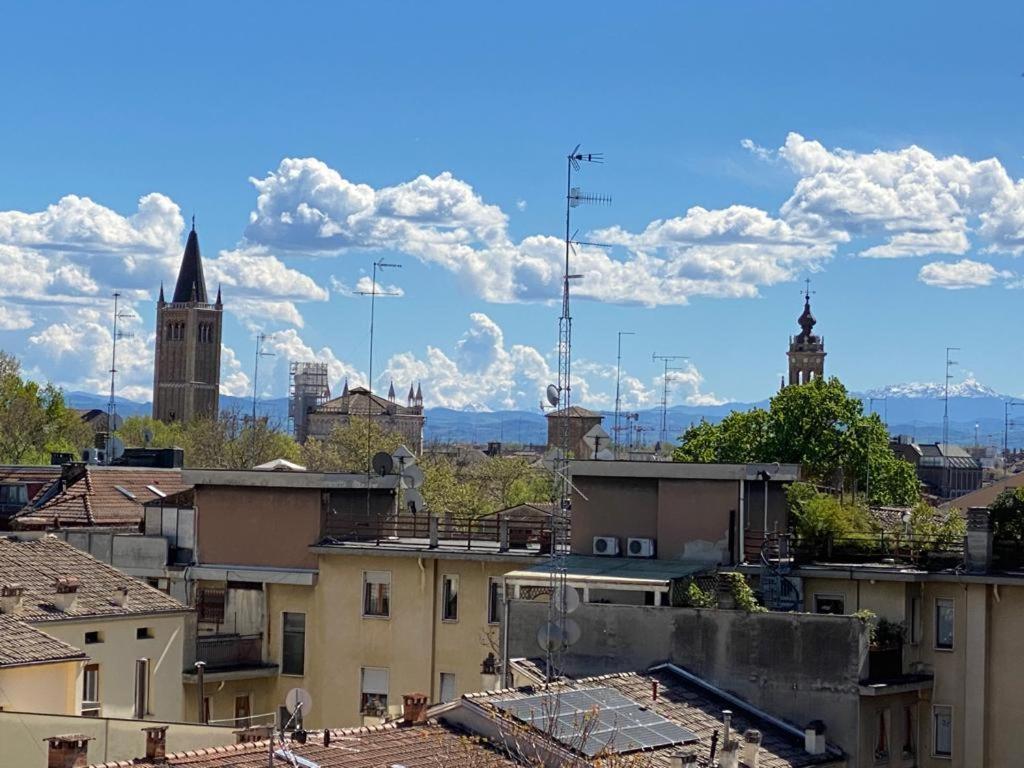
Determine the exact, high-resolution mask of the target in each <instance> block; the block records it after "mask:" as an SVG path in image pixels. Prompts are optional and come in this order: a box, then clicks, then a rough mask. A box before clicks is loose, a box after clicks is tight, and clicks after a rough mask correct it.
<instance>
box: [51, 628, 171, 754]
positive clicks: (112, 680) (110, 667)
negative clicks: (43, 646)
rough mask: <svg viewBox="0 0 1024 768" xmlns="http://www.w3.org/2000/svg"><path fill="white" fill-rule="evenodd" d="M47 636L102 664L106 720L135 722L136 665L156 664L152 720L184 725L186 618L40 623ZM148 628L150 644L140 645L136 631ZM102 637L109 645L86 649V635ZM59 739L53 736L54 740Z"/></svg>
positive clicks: (152, 676)
mask: <svg viewBox="0 0 1024 768" xmlns="http://www.w3.org/2000/svg"><path fill="white" fill-rule="evenodd" d="M34 626H37V627H39V628H40V629H42V630H43V631H44V632H46V633H47V634H50V635H53V636H54V637H56V638H57V639H59V640H63V641H64V642H66V643H70V644H71V645H73V646H75V647H76V648H81V649H82V650H84V651H85V652H86V653H88V654H89V657H90V660H89V663H90V664H99V665H100V670H99V675H100V678H99V686H100V702H101V703H102V705H103V707H102V709H101V711H100V714H101V715H102V716H104V717H131V716H132V714H133V711H134V705H135V660H136V659H140V658H147V659H149V660H150V662H149V663H150V707H149V709H150V714H152V715H153V717H156V718H161V719H164V720H180V719H181V717H182V714H183V700H182V691H183V688H182V683H181V670H182V664H183V651H184V635H185V617H184V616H183V615H178V616H127V617H119V618H110V619H103V620H94V619H88V620H85V621H44V622H36V623H35V624H34ZM140 627H148V628H149V629H150V630H151V631H152V634H153V637H152V638H149V639H141V640H140V639H137V637H136V630H138V629H139V628H140ZM94 631H95V632H99V633H101V635H102V638H103V642H101V643H91V644H89V645H86V644H85V633H86V632H94ZM50 735H53V734H50Z"/></svg>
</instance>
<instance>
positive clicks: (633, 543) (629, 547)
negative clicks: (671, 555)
mask: <svg viewBox="0 0 1024 768" xmlns="http://www.w3.org/2000/svg"><path fill="white" fill-rule="evenodd" d="M626 555H628V556H629V557H654V539H629V541H628V542H626Z"/></svg>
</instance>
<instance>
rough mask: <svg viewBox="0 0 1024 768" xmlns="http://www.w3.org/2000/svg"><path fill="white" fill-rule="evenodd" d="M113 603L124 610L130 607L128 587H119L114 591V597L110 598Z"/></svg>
mask: <svg viewBox="0 0 1024 768" xmlns="http://www.w3.org/2000/svg"><path fill="white" fill-rule="evenodd" d="M110 600H111V602H112V603H113V604H114V605H116V606H118V607H119V608H124V607H125V606H126V605H128V585H127V584H125V585H123V586H120V587H118V588H117V589H115V590H114V594H113V596H112V597H111V598H110Z"/></svg>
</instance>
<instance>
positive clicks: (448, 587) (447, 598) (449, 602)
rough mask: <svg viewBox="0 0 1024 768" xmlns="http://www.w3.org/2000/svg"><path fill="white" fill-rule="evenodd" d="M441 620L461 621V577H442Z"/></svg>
mask: <svg viewBox="0 0 1024 768" xmlns="http://www.w3.org/2000/svg"><path fill="white" fill-rule="evenodd" d="M441 620H442V621H458V620H459V577H458V576H448V575H445V576H444V577H442V583H441Z"/></svg>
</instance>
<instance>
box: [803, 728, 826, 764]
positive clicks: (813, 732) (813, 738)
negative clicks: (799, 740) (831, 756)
mask: <svg viewBox="0 0 1024 768" xmlns="http://www.w3.org/2000/svg"><path fill="white" fill-rule="evenodd" d="M804 749H805V750H806V751H807V754H809V755H824V754H825V724H824V723H823V722H821V720H811V722H809V723H808V724H807V725H806V726H805V727H804Z"/></svg>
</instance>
